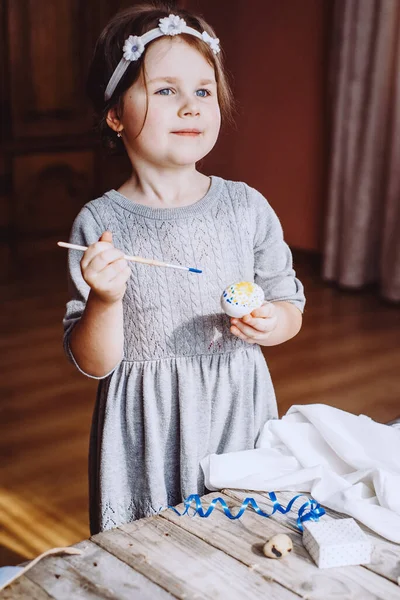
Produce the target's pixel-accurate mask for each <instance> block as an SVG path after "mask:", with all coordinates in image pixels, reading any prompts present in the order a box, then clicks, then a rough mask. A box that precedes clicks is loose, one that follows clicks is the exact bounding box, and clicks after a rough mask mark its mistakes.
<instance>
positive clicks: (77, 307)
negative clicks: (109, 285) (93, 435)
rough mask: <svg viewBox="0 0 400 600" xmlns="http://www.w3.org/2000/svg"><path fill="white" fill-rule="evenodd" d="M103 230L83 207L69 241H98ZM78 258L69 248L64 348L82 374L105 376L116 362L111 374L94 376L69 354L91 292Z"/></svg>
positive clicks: (90, 212)
mask: <svg viewBox="0 0 400 600" xmlns="http://www.w3.org/2000/svg"><path fill="white" fill-rule="evenodd" d="M103 231H104V227H103V226H102V225H101V223H100V222H99V220H98V219H97V218H96V217H95V216H94V214H93V212H92V210H91V209H90V208H88V206H84V207H83V208H82V210H81V211H80V213H79V214H78V216H77V217H76V219H75V221H74V223H73V225H72V229H71V234H70V237H69V242H70V243H71V244H78V245H80V246H90V245H91V244H94V243H95V242H97V241H98V239H99V238H100V236H101V234H102V233H103ZM81 259H82V251H80V250H68V293H69V298H70V299H69V301H68V302H67V305H66V311H65V315H64V319H63V326H64V351H65V354H66V355H67V357H68V359H69V360H70V361H71V362H72V364H74V365H75V367H76V368H77V369H78V370H79V371H80V372H81V373H82V374H83V375H86V376H87V377H90V378H91V379H105V378H106V377H108V376H109V375H111V373H112V372H113V371H115V369H116V368H117V366H118V365H116V366H115V367H114V368H113V369H112V371H110V373H107V374H106V375H103V376H102V377H95V376H94V375H90V374H89V373H85V371H83V370H82V369H81V368H80V366H79V365H78V363H77V362H76V360H75V357H74V355H73V354H72V350H71V346H70V338H71V333H72V330H73V328H74V327H75V325H76V324H77V322H78V321H79V319H80V318H81V316H82V314H83V312H84V310H85V306H86V302H87V299H88V296H89V292H90V287H89V286H88V284H87V283H86V281H85V280H84V279H83V277H82V272H81V264H80V263H81ZM118 364H119V363H118Z"/></svg>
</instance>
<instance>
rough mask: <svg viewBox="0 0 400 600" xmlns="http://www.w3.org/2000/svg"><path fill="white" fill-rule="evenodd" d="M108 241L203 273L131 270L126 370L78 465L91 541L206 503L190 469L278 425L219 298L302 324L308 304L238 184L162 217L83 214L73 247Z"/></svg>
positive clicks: (74, 299)
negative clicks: (191, 499) (194, 498)
mask: <svg viewBox="0 0 400 600" xmlns="http://www.w3.org/2000/svg"><path fill="white" fill-rule="evenodd" d="M105 230H110V231H111V232H112V234H113V242H114V245H115V247H117V248H119V249H121V250H122V251H123V252H124V253H125V254H131V255H139V256H144V257H147V258H155V259H160V260H162V261H164V262H168V263H177V264H181V265H183V266H191V267H198V268H200V269H202V270H203V273H202V274H194V273H189V272H185V271H179V270H175V269H166V268H159V267H151V266H148V265H141V264H136V263H130V267H131V269H132V275H131V277H130V279H129V280H128V285H127V290H126V294H125V296H124V299H123V309H124V356H123V359H122V360H121V362H120V364H118V365H117V366H116V367H115V369H114V370H113V371H112V372H111V373H108V374H107V375H105V376H104V377H103V378H97V379H99V380H100V381H99V388H98V394H97V402H96V407H95V410H94V415H93V424H92V432H91V438H90V457H89V460H90V465H89V466H90V520H91V532H92V533H96V532H98V531H101V530H104V529H109V528H111V527H115V526H117V525H120V524H121V523H124V522H127V521H129V520H132V519H137V518H140V517H143V516H148V515H150V514H154V513H155V512H157V511H158V510H159V509H160V508H161V507H165V506H167V505H168V504H176V503H178V502H180V501H181V500H182V499H183V498H185V497H186V496H188V495H190V494H193V493H199V494H203V493H204V492H205V488H204V478H203V473H202V470H201V467H200V460H201V459H202V458H203V457H204V456H205V455H207V454H210V453H214V452H217V453H221V452H233V451H239V450H246V449H251V448H254V444H255V442H256V439H257V437H258V435H259V433H260V431H261V429H262V427H263V425H264V423H265V421H266V420H268V419H270V418H276V417H277V409H276V401H275V395H274V389H273V386H272V382H271V378H270V375H269V371H268V367H267V365H266V363H265V360H264V357H263V354H262V352H261V350H260V348H259V346H257V345H249V344H247V343H246V342H244V341H242V340H240V339H239V338H237V337H235V336H234V335H232V334H231V333H230V321H229V317H227V316H226V315H225V314H223V312H222V310H221V308H220V295H221V293H222V291H223V290H224V289H225V288H226V287H227V286H228V285H229V284H231V283H235V282H238V281H243V280H247V281H256V282H257V283H258V284H259V285H260V286H261V287H262V288H263V289H264V292H265V296H266V299H267V300H270V301H276V300H287V301H289V302H292V303H293V304H295V305H296V306H297V307H298V308H299V310H301V311H302V310H303V308H304V302H305V299H304V294H303V287H302V285H301V283H300V281H299V280H298V279H297V278H296V276H295V272H294V270H293V267H292V257H291V253H290V250H289V248H288V246H287V245H286V243H285V242H284V240H283V234H282V228H281V226H280V223H279V220H278V218H277V216H276V215H275V213H274V211H273V210H272V208H271V206H270V205H269V204H268V202H267V201H266V200H265V198H263V196H262V195H261V194H259V192H257V191H256V190H254V189H252V188H250V187H249V186H247V185H246V184H244V183H241V182H233V181H225V180H223V179H221V178H219V177H212V178H211V185H210V189H209V191H208V192H207V194H206V195H205V196H204V197H203V198H202V199H201V200H199V201H198V202H196V203H194V204H192V205H188V206H183V207H181V208H172V209H155V208H151V207H148V206H145V205H141V204H137V203H135V202H133V201H131V200H129V199H128V198H126V197H125V196H123V195H122V194H120V193H119V192H117V191H116V190H110V191H109V192H107V193H106V194H104V195H103V196H102V197H101V198H97V199H96V200H93V201H91V202H88V204H86V205H85V207H83V208H82V210H81V212H80V213H79V214H78V216H77V218H76V219H75V221H74V224H73V227H72V232H71V236H70V242H72V243H75V244H80V245H86V246H88V245H90V244H92V243H94V242H96V241H98V239H99V237H100V236H101V234H102V233H103V232H104V231H105ZM81 258H82V253H81V252H78V251H76V250H70V251H69V258H68V266H69V290H70V300H69V302H68V303H67V309H66V314H65V317H64V331H65V335H64V346H65V350H66V353H67V355H68V356H69V358H70V359H71V361H72V362H73V363H74V364H75V365H76V367H77V368H78V369H79V370H81V369H80V367H79V365H78V364H77V363H76V360H75V358H74V356H73V355H72V352H71V349H70V345H69V339H70V334H71V331H72V329H73V327H74V326H75V324H76V323H77V322H78V320H79V319H80V317H81V316H82V314H83V312H84V310H85V304H86V300H87V297H88V294H89V291H90V290H89V287H88V286H87V284H86V283H85V282H84V280H83V278H82V274H81V270H80V260H81ZM104 343H107V340H104ZM82 372H83V371H82ZM86 375H88V376H89V377H91V375H90V374H89V373H86Z"/></svg>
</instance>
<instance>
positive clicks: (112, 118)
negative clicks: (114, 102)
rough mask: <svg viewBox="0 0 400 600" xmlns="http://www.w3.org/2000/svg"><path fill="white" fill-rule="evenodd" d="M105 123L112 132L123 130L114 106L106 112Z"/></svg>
mask: <svg viewBox="0 0 400 600" xmlns="http://www.w3.org/2000/svg"><path fill="white" fill-rule="evenodd" d="M106 121H107V125H108V126H109V127H110V128H111V129H112V130H113V131H116V132H120V131H122V130H123V126H122V123H121V121H120V118H119V116H118V114H117V108H116V107H115V106H114V107H113V108H110V110H109V111H108V113H107V117H106Z"/></svg>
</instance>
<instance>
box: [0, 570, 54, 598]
mask: <svg viewBox="0 0 400 600" xmlns="http://www.w3.org/2000/svg"><path fill="white" fill-rule="evenodd" d="M28 598H29V600H49V598H52V596H49V594H48V593H47V592H45V590H43V589H42V588H41V587H40V586H39V585H37V584H36V583H34V582H33V581H30V580H29V579H28V578H27V577H26V576H25V575H22V577H19V578H18V579H16V580H15V581H14V582H13V583H12V584H11V585H9V586H8V587H6V588H5V589H4V590H2V591H1V592H0V600H27V599H28Z"/></svg>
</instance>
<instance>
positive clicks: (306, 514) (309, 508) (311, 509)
mask: <svg viewBox="0 0 400 600" xmlns="http://www.w3.org/2000/svg"><path fill="white" fill-rule="evenodd" d="M268 496H269V498H270V500H271V501H272V503H273V507H272V512H271V513H270V514H267V513H266V512H264V511H263V510H261V508H260V507H259V506H258V504H257V502H256V501H255V500H254V498H246V499H245V500H244V501H243V502H242V506H241V507H240V509H239V511H238V513H237V514H236V515H233V514H232V513H231V511H230V510H229V508H228V505H227V504H226V502H225V500H224V499H223V498H221V497H218V498H214V500H212V502H211V504H210V506H209V507H208V508H207V510H206V511H204V509H203V507H202V505H201V498H200V496H199V495H198V494H191V495H190V496H188V497H187V498H186V499H185V500H184V502H183V503H184V505H185V510H184V511H183V512H182V513H180V512H179V511H178V510H177V509H176V508H175V507H174V506H168V508H170V509H171V510H173V511H174V512H176V514H177V515H179V516H180V517H183V516H184V515H187V514H188V512H189V509H190V508H191V505H192V504H193V502H194V503H195V508H194V513H193V515H192V516H193V517H194V516H196V515H199V517H202V518H207V517H209V516H210V515H211V513H212V511H213V510H214V508H215V506H216V504H217V503H218V502H219V503H220V504H221V506H222V508H223V511H224V513H225V515H226V516H227V517H228V519H231V520H233V521H234V520H235V519H240V517H241V516H242V515H243V513H244V511H245V510H246V508H247V507H248V506H251V507H252V508H253V510H254V511H255V512H256V513H257V514H258V515H260V517H267V518H269V517H272V515H273V514H274V513H276V512H280V513H282V514H283V515H286V514H287V513H288V512H290V511H291V510H292V506H293V504H294V503H295V502H296V500H297V499H298V498H301V497H302V496H303V497H306V496H305V494H298V495H297V496H294V498H292V499H291V500H290V502H289V504H288V505H287V506H286V508H285V507H284V506H282V505H281V504H280V503H279V502H278V499H277V497H276V495H275V493H274V492H268ZM297 514H298V517H297V529H298V530H299V531H301V532H302V531H303V525H302V523H304V521H318V520H319V518H320V517H322V515H324V514H325V509H324V508H322V506H321V505H320V504H319V503H318V502H317V501H316V500H314V498H307V502H305V503H304V504H302V505H301V507H300V508H299V510H298V511H297Z"/></svg>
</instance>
